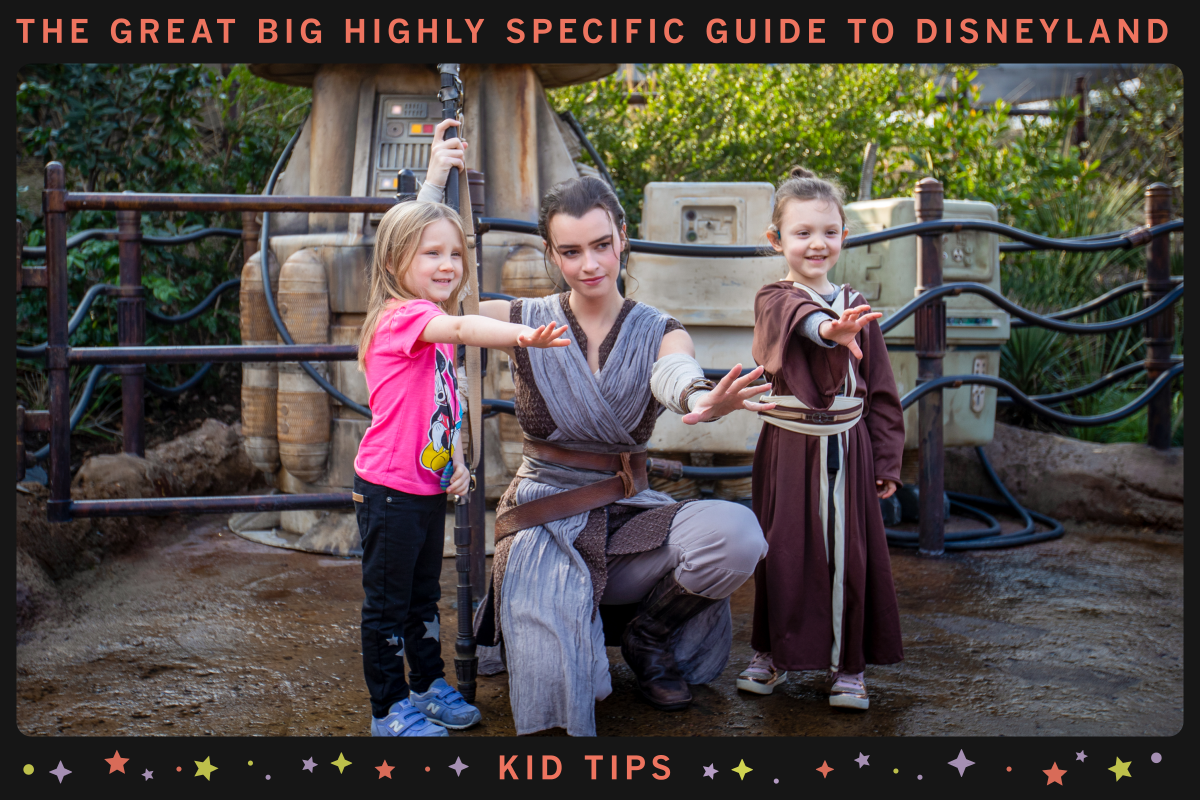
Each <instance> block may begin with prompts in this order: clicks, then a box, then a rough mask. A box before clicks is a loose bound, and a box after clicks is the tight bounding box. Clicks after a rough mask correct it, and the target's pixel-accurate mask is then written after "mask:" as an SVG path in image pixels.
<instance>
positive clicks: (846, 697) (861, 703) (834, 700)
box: [829, 694, 871, 711]
mask: <svg viewBox="0 0 1200 800" xmlns="http://www.w3.org/2000/svg"><path fill="white" fill-rule="evenodd" d="M829 705H831V706H833V707H834V708H853V709H856V710H858V711H866V710H867V708H869V707H870V705H871V701H870V699H869V698H866V697H855V696H854V695H851V694H834V695H830V696H829Z"/></svg>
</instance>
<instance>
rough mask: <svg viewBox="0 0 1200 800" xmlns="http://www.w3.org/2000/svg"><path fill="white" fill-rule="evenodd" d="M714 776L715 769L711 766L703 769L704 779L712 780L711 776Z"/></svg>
mask: <svg viewBox="0 0 1200 800" xmlns="http://www.w3.org/2000/svg"><path fill="white" fill-rule="evenodd" d="M716 774H717V768H716V767H714V766H713V765H712V764H709V765H708V766H707V767H705V768H704V777H706V778H708V779H709V780H713V776H715V775H716Z"/></svg>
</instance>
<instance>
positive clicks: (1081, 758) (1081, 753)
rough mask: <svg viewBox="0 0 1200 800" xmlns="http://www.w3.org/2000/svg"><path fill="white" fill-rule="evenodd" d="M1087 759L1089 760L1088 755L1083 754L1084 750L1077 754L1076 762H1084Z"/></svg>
mask: <svg viewBox="0 0 1200 800" xmlns="http://www.w3.org/2000/svg"><path fill="white" fill-rule="evenodd" d="M1086 758H1087V753H1085V752H1083V751H1082V750H1080V751H1079V752H1078V753H1076V754H1075V760H1076V761H1083V760H1084V759H1086Z"/></svg>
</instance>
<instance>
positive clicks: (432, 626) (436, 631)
mask: <svg viewBox="0 0 1200 800" xmlns="http://www.w3.org/2000/svg"><path fill="white" fill-rule="evenodd" d="M422 621H423V620H422ZM440 635H441V623H439V622H438V616H437V614H434V615H433V622H425V636H423V637H422V638H424V639H433V640H434V641H437V639H438V637H439V636H440Z"/></svg>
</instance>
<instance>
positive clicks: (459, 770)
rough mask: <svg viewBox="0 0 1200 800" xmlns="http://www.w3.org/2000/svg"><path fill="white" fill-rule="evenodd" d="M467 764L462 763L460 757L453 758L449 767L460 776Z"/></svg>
mask: <svg viewBox="0 0 1200 800" xmlns="http://www.w3.org/2000/svg"><path fill="white" fill-rule="evenodd" d="M467 766H468V765H466V764H464V763H462V758H455V759H454V763H453V764H451V765H450V769H452V770H454V774H455V775H458V776H459V777H461V776H462V771H463V770H464V769H466V768H467Z"/></svg>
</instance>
